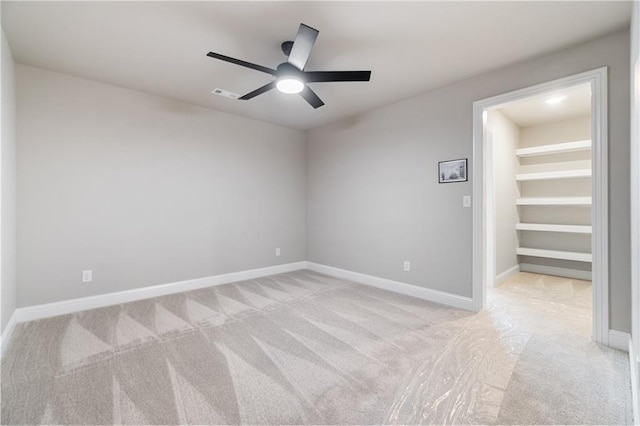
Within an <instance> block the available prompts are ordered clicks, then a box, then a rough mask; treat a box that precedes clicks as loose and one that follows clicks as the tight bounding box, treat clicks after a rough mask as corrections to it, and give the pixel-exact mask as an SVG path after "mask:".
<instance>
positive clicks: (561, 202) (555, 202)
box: [516, 197, 591, 206]
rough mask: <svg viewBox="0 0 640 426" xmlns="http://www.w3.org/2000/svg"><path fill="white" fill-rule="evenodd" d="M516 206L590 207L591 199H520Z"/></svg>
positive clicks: (517, 200)
mask: <svg viewBox="0 0 640 426" xmlns="http://www.w3.org/2000/svg"><path fill="white" fill-rule="evenodd" d="M516 205H518V206H590V205H591V197H522V198H518V199H516Z"/></svg>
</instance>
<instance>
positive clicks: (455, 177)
mask: <svg viewBox="0 0 640 426" xmlns="http://www.w3.org/2000/svg"><path fill="white" fill-rule="evenodd" d="M468 180H469V166H468V160H467V159H466V158H460V159H458V160H448V161H440V162H438V183H454V182H466V181H468Z"/></svg>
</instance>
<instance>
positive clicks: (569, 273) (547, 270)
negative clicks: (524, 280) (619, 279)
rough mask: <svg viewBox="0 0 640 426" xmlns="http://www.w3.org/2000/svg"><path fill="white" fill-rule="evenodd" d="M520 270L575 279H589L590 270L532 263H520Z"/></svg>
mask: <svg viewBox="0 0 640 426" xmlns="http://www.w3.org/2000/svg"><path fill="white" fill-rule="evenodd" d="M520 271H522V272H531V273H533V274H542V275H553V276H556V277H566V278H573V279H576V280H584V281H591V271H581V270H579V269H569V268H559V267H557V266H547V265H534V264H532V263H521V264H520Z"/></svg>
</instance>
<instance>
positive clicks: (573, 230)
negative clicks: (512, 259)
mask: <svg viewBox="0 0 640 426" xmlns="http://www.w3.org/2000/svg"><path fill="white" fill-rule="evenodd" d="M590 149H591V140H582V141H574V142H566V143H560V144H553V145H541V146H535V147H530V148H521V149H518V150H516V155H517V156H518V157H521V158H526V157H536V156H543V155H548V156H552V155H555V154H564V153H569V152H578V151H588V150H590ZM547 166H548V165H547ZM552 167H555V168H560V170H555V171H541V172H535V173H530V172H529V173H519V174H517V175H516V182H527V181H544V180H552V179H581V178H590V177H591V168H584V165H582V167H579V165H578V164H577V163H573V164H572V163H571V162H568V163H557V162H556V163H554V164H553V166H552ZM591 202H592V198H591V197H573V196H572V197H522V198H518V199H516V205H518V206H523V207H526V206H583V207H590V206H591ZM568 222H570V221H568ZM516 230H517V231H520V232H557V233H570V234H588V235H590V234H591V233H592V228H591V226H589V225H578V224H575V223H563V224H550V223H517V224H516ZM516 254H518V255H520V256H534V257H541V258H547V259H560V260H571V261H575V262H591V258H592V256H591V253H582V252H575V251H561V250H547V249H541V248H528V247H518V249H517V250H516Z"/></svg>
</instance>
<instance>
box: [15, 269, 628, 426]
mask: <svg viewBox="0 0 640 426" xmlns="http://www.w3.org/2000/svg"><path fill="white" fill-rule="evenodd" d="M540 277H541V276H533V275H532V274H521V279H520V281H515V282H514V283H511V284H510V285H509V286H505V287H504V288H502V289H497V290H495V294H494V293H492V296H491V303H492V305H491V307H490V309H488V310H487V311H484V312H482V313H480V314H471V313H468V312H464V311H460V310H457V309H452V308H446V307H444V306H440V305H436V304H433V303H429V302H425V301H422V300H418V299H414V298H410V297H406V296H402V295H398V294H394V293H390V292H386V291H382V290H378V289H375V288H370V287H366V286H362V285H358V284H355V283H352V282H347V281H343V280H338V279H334V278H330V277H327V276H324V275H321V274H317V273H314V272H310V271H297V272H292V273H288V274H281V275H275V276H272V277H265V278H261V279H256V280H250V281H244V282H239V283H234V284H229V285H225V286H219V287H212V288H208V289H203V290H196V291H191V292H186V293H180V294H177V295H171V296H164V297H158V298H154V299H149V300H144V301H140V302H133V303H129V304H123V305H117V306H112V307H107V308H102V309H95V310H91V311H85V312H80V313H77V314H73V315H64V316H60V317H56V318H49V319H45V320H40V321H33V322H30V323H24V324H20V325H18V327H17V329H16V331H15V334H14V337H13V339H12V342H11V344H10V346H9V347H8V348H7V352H6V354H5V356H4V358H3V360H2V423H3V424H112V423H115V424H123V423H126V424H186V423H190V424H236V423H245V424H303V423H304V424H381V423H395V424H407V423H413V424H428V423H436V424H442V423H457V424H459V423H485V424H486V423H494V422H498V423H514V422H517V423H616V424H619V423H628V422H631V420H632V419H631V414H630V408H631V405H630V389H629V380H628V363H627V364H625V362H626V361H625V360H626V354H623V353H621V352H618V351H615V350H610V349H606V348H602V347H599V346H598V345H595V344H593V343H590V341H589V338H588V336H586V337H585V336H584V329H585V326H584V322H585V320H586V321H589V318H588V310H587V311H585V302H584V298H585V296H584V295H585V291H586V290H585V288H587V287H585V286H586V285H587V286H588V283H586V284H583V282H577V281H572V280H564V281H554V279H552V278H550V277H542V278H540ZM532 289H533V290H534V292H533V293H531V290H532ZM549 289H554V291H552V292H551V293H553V294H554V297H556V299H554V301H552V302H549V301H546V300H544V297H541V296H540V294H547V293H549ZM558 289H559V291H557V290H558ZM538 290H540V291H539V292H538V293H540V294H537V293H535V291H538ZM557 297H560V299H562V298H564V299H562V301H561V303H558V302H557ZM565 308H566V309H565ZM586 308H588V306H586ZM556 311H558V312H556ZM560 311H561V312H560ZM554 312H555V314H554ZM567 312H569V313H568V314H567ZM585 312H587V318H585ZM536 315H546V318H547V319H544V320H541V321H539V322H536V321H535V318H536ZM546 322H550V323H551V324H555V325H552V326H551V329H549V327H548V325H547V324H546ZM572 359H573V360H574V361H575V359H578V361H575V362H572V361H571V360H572ZM594 371H597V372H600V373H598V374H599V375H595V376H594V375H593V372H594ZM568 390H569V391H568ZM597 395H601V396H602V398H601V399H600V400H598V396H597ZM580 396H584V397H583V398H580ZM605 398H606V400H605ZM609 398H615V400H616V401H617V402H616V403H611V399H609ZM597 402H600V403H597ZM605 402H606V403H605Z"/></svg>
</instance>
